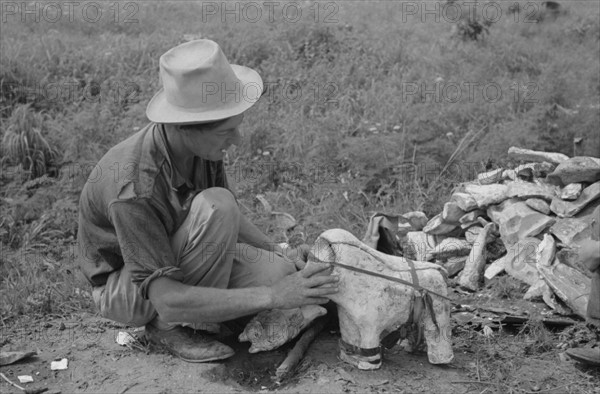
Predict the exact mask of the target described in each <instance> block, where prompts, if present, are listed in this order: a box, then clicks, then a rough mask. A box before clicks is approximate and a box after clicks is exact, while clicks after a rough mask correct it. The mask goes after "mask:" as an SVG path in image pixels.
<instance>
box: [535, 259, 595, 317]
mask: <svg viewBox="0 0 600 394" xmlns="http://www.w3.org/2000/svg"><path fill="white" fill-rule="evenodd" d="M538 270H539V272H540V274H541V275H542V276H543V277H544V279H545V280H546V283H548V287H550V289H552V290H553V291H554V293H555V294H556V295H557V296H558V298H560V299H561V300H562V301H564V303H565V304H567V306H568V307H569V308H571V309H572V310H573V312H575V313H576V314H578V315H579V316H581V317H582V318H584V319H585V317H586V310H587V304H588V299H589V294H590V290H591V285H592V284H591V283H592V281H591V279H590V278H588V277H586V276H585V275H583V274H582V273H581V272H579V271H577V270H576V269H574V268H571V267H569V266H567V265H565V264H562V263H560V262H559V261H557V260H556V259H555V260H554V263H553V264H551V265H549V266H543V265H540V266H538ZM544 301H545V298H544Z"/></svg>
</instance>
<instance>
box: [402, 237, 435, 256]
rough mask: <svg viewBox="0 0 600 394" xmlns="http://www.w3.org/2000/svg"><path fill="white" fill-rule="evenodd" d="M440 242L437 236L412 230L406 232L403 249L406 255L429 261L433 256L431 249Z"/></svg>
mask: <svg viewBox="0 0 600 394" xmlns="http://www.w3.org/2000/svg"><path fill="white" fill-rule="evenodd" d="M437 244H438V242H437V241H436V237H435V236H433V235H429V234H426V233H424V232H423V231H411V232H409V233H408V234H406V239H405V245H403V248H402V249H403V250H404V251H405V253H406V257H408V258H410V259H413V260H417V261H428V260H431V259H432V258H433V257H432V255H431V251H432V250H433V249H434V248H435V246H436V245H437Z"/></svg>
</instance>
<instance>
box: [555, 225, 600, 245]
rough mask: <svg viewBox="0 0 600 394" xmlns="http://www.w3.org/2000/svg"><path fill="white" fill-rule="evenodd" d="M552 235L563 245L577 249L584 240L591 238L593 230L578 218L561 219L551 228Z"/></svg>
mask: <svg viewBox="0 0 600 394" xmlns="http://www.w3.org/2000/svg"><path fill="white" fill-rule="evenodd" d="M549 231H550V233H551V234H552V235H554V236H555V237H556V238H557V239H558V240H559V241H560V242H561V243H562V244H563V245H565V246H567V247H569V248H575V247H577V245H578V244H579V242H581V241H582V240H584V239H587V238H590V237H591V234H592V228H591V226H590V224H589V223H588V222H587V221H585V220H581V219H576V218H559V219H556V223H554V224H553V225H552V227H550V230H549Z"/></svg>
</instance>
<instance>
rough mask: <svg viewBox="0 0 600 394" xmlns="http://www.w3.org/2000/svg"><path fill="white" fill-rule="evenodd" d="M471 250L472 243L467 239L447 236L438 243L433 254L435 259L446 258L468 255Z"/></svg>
mask: <svg viewBox="0 0 600 394" xmlns="http://www.w3.org/2000/svg"><path fill="white" fill-rule="evenodd" d="M470 251H471V244H470V243H468V242H467V240H466V239H460V238H453V237H450V238H445V239H443V240H442V241H441V242H440V243H439V244H437V245H436V246H435V247H434V248H433V250H432V251H431V254H432V255H433V258H434V259H437V260H445V259H448V258H450V257H455V256H466V255H468V254H469V252H470Z"/></svg>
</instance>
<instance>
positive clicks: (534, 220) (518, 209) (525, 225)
mask: <svg viewBox="0 0 600 394" xmlns="http://www.w3.org/2000/svg"><path fill="white" fill-rule="evenodd" d="M487 215H488V216H489V217H490V219H492V221H493V222H494V223H496V224H497V225H498V226H499V231H500V236H501V237H502V241H503V242H504V244H505V245H506V247H507V248H508V247H509V246H510V245H513V244H515V243H516V242H517V241H519V240H523V239H525V238H527V237H534V236H536V235H538V234H540V233H541V232H542V231H544V230H545V229H547V228H548V227H550V226H552V225H553V224H554V222H555V219H554V218H551V217H550V216H547V215H543V214H541V213H539V212H537V211H534V210H533V209H531V208H529V207H528V206H527V204H525V202H524V201H519V200H516V199H510V200H506V201H504V202H503V203H502V204H499V205H494V206H491V207H489V208H488V210H487Z"/></svg>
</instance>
